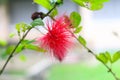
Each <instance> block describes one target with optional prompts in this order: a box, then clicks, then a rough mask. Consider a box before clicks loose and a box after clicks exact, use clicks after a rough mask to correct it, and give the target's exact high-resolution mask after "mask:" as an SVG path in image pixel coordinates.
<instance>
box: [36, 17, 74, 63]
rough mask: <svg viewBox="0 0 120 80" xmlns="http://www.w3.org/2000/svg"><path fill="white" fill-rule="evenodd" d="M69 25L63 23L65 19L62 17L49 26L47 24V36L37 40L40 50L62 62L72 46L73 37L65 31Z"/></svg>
mask: <svg viewBox="0 0 120 80" xmlns="http://www.w3.org/2000/svg"><path fill="white" fill-rule="evenodd" d="M69 25H70V23H69V22H68V23H67V22H65V18H64V16H62V17H60V18H58V19H56V21H54V22H51V24H49V23H48V24H47V29H48V32H47V34H46V35H44V36H43V37H41V38H38V40H37V43H39V44H40V46H41V47H42V48H44V49H46V50H48V51H49V52H50V53H52V55H53V56H55V57H56V58H57V59H58V60H59V61H62V60H63V58H64V57H65V56H66V53H67V50H68V49H69V48H70V46H71V44H72V41H71V39H72V38H73V37H72V35H71V33H70V32H69V31H68V29H66V28H67V27H68V26H69Z"/></svg>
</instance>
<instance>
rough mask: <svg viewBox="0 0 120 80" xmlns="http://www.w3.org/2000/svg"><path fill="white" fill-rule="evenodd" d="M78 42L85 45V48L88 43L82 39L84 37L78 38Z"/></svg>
mask: <svg viewBox="0 0 120 80" xmlns="http://www.w3.org/2000/svg"><path fill="white" fill-rule="evenodd" d="M78 41H79V42H80V43H81V44H82V45H83V46H86V44H87V43H86V41H85V39H84V38H83V37H82V36H79V37H78Z"/></svg>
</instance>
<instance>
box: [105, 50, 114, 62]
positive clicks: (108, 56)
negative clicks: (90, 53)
mask: <svg viewBox="0 0 120 80" xmlns="http://www.w3.org/2000/svg"><path fill="white" fill-rule="evenodd" d="M105 56H106V57H107V59H108V60H109V61H110V62H111V63H112V58H111V55H110V53H109V52H107V51H106V52H105Z"/></svg>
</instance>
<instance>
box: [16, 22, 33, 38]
mask: <svg viewBox="0 0 120 80" xmlns="http://www.w3.org/2000/svg"><path fill="white" fill-rule="evenodd" d="M29 28H31V26H30V25H28V24H26V23H24V22H21V23H18V24H16V30H17V32H18V36H20V33H21V32H25V31H26V30H28V29H29Z"/></svg>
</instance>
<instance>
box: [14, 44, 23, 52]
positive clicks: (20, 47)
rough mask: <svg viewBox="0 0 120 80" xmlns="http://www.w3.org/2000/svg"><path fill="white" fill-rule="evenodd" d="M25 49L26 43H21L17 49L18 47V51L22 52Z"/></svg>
mask: <svg viewBox="0 0 120 80" xmlns="http://www.w3.org/2000/svg"><path fill="white" fill-rule="evenodd" d="M23 49H24V45H23V44H20V45H19V46H18V47H17V49H16V51H15V52H16V53H20V52H21V51H23Z"/></svg>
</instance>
